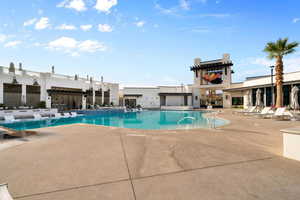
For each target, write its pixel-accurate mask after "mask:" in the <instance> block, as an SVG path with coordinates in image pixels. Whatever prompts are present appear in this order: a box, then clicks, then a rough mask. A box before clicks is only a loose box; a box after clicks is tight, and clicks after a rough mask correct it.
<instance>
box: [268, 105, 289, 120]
mask: <svg viewBox="0 0 300 200" xmlns="http://www.w3.org/2000/svg"><path fill="white" fill-rule="evenodd" d="M291 117H292V115H291V113H290V112H288V111H286V108H285V107H283V108H277V110H276V111H275V113H274V115H272V118H273V119H277V120H287V119H290V118H291Z"/></svg>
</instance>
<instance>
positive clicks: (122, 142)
mask: <svg viewBox="0 0 300 200" xmlns="http://www.w3.org/2000/svg"><path fill="white" fill-rule="evenodd" d="M119 137H120V142H121V147H122V151H123V157H124V161H125V164H126V167H127V171H128V176H129V180H130V183H131V189H132V193H133V197H134V200H136V194H135V189H134V185H133V178H132V175H131V173H130V169H129V164H128V160H127V154H126V151H125V145H124V141H123V138H122V134H120V136H119Z"/></svg>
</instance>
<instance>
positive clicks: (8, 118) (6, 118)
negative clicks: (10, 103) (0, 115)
mask: <svg viewBox="0 0 300 200" xmlns="http://www.w3.org/2000/svg"><path fill="white" fill-rule="evenodd" d="M4 121H5V123H12V122H16V121H20V120H17V119H15V117H14V116H13V115H4Z"/></svg>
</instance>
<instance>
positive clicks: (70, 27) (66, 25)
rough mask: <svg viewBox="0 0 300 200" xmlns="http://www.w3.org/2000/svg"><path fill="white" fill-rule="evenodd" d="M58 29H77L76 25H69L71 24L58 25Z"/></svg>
mask: <svg viewBox="0 0 300 200" xmlns="http://www.w3.org/2000/svg"><path fill="white" fill-rule="evenodd" d="M56 29H58V30H76V29H77V28H76V26H74V25H69V24H62V25H60V26H58V27H56Z"/></svg>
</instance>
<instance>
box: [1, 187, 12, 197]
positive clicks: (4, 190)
mask: <svg viewBox="0 0 300 200" xmlns="http://www.w3.org/2000/svg"><path fill="white" fill-rule="evenodd" d="M0 199H1V200H13V198H12V196H11V195H10V193H9V192H8V185H7V184H0Z"/></svg>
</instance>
